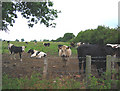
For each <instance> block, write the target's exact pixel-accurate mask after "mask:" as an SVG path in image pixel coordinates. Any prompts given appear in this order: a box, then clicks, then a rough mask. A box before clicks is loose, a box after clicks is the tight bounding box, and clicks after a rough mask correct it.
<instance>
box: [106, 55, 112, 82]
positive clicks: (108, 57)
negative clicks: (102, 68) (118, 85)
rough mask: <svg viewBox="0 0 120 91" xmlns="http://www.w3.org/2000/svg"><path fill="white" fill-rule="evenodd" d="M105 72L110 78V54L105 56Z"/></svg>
mask: <svg viewBox="0 0 120 91" xmlns="http://www.w3.org/2000/svg"><path fill="white" fill-rule="evenodd" d="M106 73H107V79H108V80H110V79H111V55H107V57H106Z"/></svg>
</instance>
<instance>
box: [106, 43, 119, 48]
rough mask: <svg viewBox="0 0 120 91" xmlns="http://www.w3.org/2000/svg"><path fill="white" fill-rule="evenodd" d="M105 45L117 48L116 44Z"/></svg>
mask: <svg viewBox="0 0 120 91" xmlns="http://www.w3.org/2000/svg"><path fill="white" fill-rule="evenodd" d="M106 45H107V46H111V47H112V48H118V44H106Z"/></svg>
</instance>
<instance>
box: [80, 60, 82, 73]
mask: <svg viewBox="0 0 120 91" xmlns="http://www.w3.org/2000/svg"><path fill="white" fill-rule="evenodd" d="M81 68H82V60H79V74H81Z"/></svg>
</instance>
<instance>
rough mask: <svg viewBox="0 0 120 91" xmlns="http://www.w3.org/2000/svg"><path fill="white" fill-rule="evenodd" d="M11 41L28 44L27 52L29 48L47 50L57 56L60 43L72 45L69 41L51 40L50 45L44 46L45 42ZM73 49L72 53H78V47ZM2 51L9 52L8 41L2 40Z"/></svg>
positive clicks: (21, 44) (19, 44) (23, 44)
mask: <svg viewBox="0 0 120 91" xmlns="http://www.w3.org/2000/svg"><path fill="white" fill-rule="evenodd" d="M10 43H12V44H14V45H15V46H26V49H25V52H27V51H28V50H29V49H35V50H38V51H43V52H46V53H48V54H49V55H55V56H58V45H59V44H61V45H67V46H70V45H69V44H70V43H68V42H50V47H44V46H43V42H37V44H36V45H35V44H34V42H29V43H28V44H26V43H25V42H16V41H12V42H10ZM71 50H72V55H76V54H77V50H76V48H71ZM2 53H9V50H8V44H7V42H6V41H5V42H2Z"/></svg>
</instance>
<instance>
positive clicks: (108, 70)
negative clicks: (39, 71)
mask: <svg viewBox="0 0 120 91" xmlns="http://www.w3.org/2000/svg"><path fill="white" fill-rule="evenodd" d="M91 58H103V57H91V56H90V55H86V81H88V77H89V76H90V74H91V62H92V61H95V60H91ZM111 62H120V59H119V58H116V57H112V56H111V55H107V56H106V73H107V79H111ZM47 73H48V59H47V57H45V58H44V67H43V78H46V76H47Z"/></svg>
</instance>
